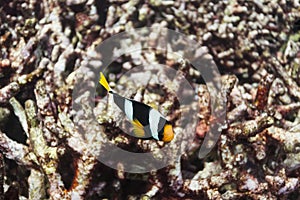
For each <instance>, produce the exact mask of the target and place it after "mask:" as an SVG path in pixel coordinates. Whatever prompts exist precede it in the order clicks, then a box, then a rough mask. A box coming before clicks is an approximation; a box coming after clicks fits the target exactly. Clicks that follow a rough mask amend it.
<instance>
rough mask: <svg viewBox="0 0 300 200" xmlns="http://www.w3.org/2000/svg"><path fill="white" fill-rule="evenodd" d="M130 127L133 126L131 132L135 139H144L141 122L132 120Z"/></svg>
mask: <svg viewBox="0 0 300 200" xmlns="http://www.w3.org/2000/svg"><path fill="white" fill-rule="evenodd" d="M132 125H133V132H134V134H135V135H136V136H137V137H139V138H143V137H145V131H144V126H143V125H142V124H141V122H139V120H137V119H134V120H133V121H132Z"/></svg>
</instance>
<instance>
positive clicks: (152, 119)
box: [99, 73, 174, 142]
mask: <svg viewBox="0 0 300 200" xmlns="http://www.w3.org/2000/svg"><path fill="white" fill-rule="evenodd" d="M99 83H100V84H101V85H102V86H103V87H104V88H105V89H106V90H107V91H108V92H109V93H110V94H111V95H112V96H113V100H114V103H115V104H116V105H117V106H118V107H119V108H120V109H121V110H122V111H123V112H124V113H125V115H126V117H127V118H128V119H129V120H130V121H131V123H132V125H133V132H134V134H135V136H136V137H138V138H143V139H152V138H153V139H155V140H160V141H164V142H170V141H171V140H172V139H173V138H174V132H173V127H172V125H171V123H170V122H169V121H168V120H167V119H166V118H165V117H164V116H163V115H162V114H161V113H160V112H159V111H157V110H155V109H154V108H152V107H150V106H148V105H146V104H143V103H141V102H138V101H135V100H133V99H128V98H125V97H122V96H120V95H119V94H117V93H116V92H114V91H113V90H112V89H111V88H110V87H109V85H108V82H107V80H106V78H105V77H104V75H103V73H100V80H99Z"/></svg>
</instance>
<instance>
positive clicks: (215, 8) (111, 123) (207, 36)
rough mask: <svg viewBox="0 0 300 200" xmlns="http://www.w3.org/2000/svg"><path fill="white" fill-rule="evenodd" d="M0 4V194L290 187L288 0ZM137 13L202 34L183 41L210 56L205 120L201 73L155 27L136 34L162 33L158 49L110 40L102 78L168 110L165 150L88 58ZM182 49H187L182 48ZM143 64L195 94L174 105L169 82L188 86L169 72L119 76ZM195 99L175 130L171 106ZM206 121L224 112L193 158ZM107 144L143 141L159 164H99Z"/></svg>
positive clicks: (250, 194) (295, 50) (139, 21)
mask: <svg viewBox="0 0 300 200" xmlns="http://www.w3.org/2000/svg"><path fill="white" fill-rule="evenodd" d="M0 10H1V13H0V44H1V52H0V55H1V59H0V199H298V196H300V190H299V185H300V183H299V181H300V178H299V177H300V175H299V174H300V151H299V148H300V147H299V144H300V103H299V102H300V48H299V47H300V46H299V45H300V4H299V1H297V0H294V1H286V0H273V1H263V0H253V1H239V0H230V1H227V0H222V1H209V0H204V1H186V0H158V1H154V0H147V1H140V0H120V1H117V0H103V1H96V0H67V1H58V0H43V1H41V2H38V1H36V0H12V1H8V0H4V1H1V2H0ZM145 26H147V27H152V28H153V29H154V30H155V29H157V30H159V28H168V29H172V30H175V31H177V32H180V33H184V34H185V35H187V36H188V37H190V38H192V39H193V40H196V41H198V42H199V44H201V46H203V47H205V48H203V49H202V50H201V51H203V52H196V53H198V54H201V53H203V54H208V55H210V57H211V58H212V60H213V61H214V62H215V63H216V65H217V67H218V69H219V71H220V73H221V80H220V81H221V82H222V87H221V94H218V95H219V96H218V99H220V100H224V101H226V120H225V121H224V122H223V121H222V122H216V120H217V119H216V117H215V116H214V115H213V114H212V112H211V109H210V106H211V104H212V102H211V101H210V98H209V97H210V95H212V94H210V93H209V90H208V87H207V85H206V84H205V81H203V77H202V76H201V73H200V72H199V71H197V70H196V69H195V68H194V66H193V65H192V64H191V62H190V61H189V60H188V59H186V60H185V59H180V58H179V57H178V56H176V55H174V54H172V53H173V52H174V51H175V50H174V49H171V48H170V47H168V45H166V44H164V41H161V40H160V37H161V35H160V34H163V33H159V32H155V31H154V32H153V33H152V34H151V35H150V38H151V41H150V42H149V44H148V45H149V46H150V47H160V45H165V46H166V47H168V48H166V49H167V50H165V51H164V50H161V49H160V48H153V49H147V50H144V51H141V52H130V51H128V52H126V53H125V54H123V55H119V54H118V53H119V52H118V51H117V49H113V48H111V49H110V51H111V52H114V56H115V57H116V59H115V60H114V62H113V63H111V64H110V66H108V67H107V70H106V71H105V75H106V76H107V77H108V79H109V81H110V84H111V86H112V87H113V88H114V89H116V90H117V91H118V92H120V94H121V95H124V96H126V97H128V98H134V99H135V100H138V101H142V102H144V103H147V104H149V105H151V106H152V107H155V108H158V109H159V110H160V111H161V112H162V113H163V114H165V115H168V116H169V117H170V118H171V119H172V122H173V123H174V125H175V132H176V137H175V139H174V140H173V141H172V142H171V143H170V144H169V149H170V151H168V152H167V153H163V152H161V151H159V149H161V148H163V147H165V146H166V145H167V144H164V143H162V142H157V141H152V140H140V139H137V138H134V137H132V136H130V135H127V134H124V133H123V132H124V131H122V129H123V128H126V127H127V126H128V123H126V122H125V120H122V117H123V116H122V114H121V112H120V111H119V110H118V109H117V108H115V107H114V106H113V101H112V99H111V98H109V97H105V95H106V94H105V93H104V90H103V89H102V88H100V86H99V84H98V80H97V78H98V76H99V75H98V74H97V72H98V71H97V70H98V69H99V67H106V66H102V65H103V63H102V62H101V61H103V60H105V59H108V58H106V56H107V54H106V53H107V52H101V50H99V49H97V48H98V47H99V45H100V44H101V43H102V42H104V41H105V40H106V39H109V38H111V37H113V36H114V35H115V34H118V33H121V32H123V31H129V30H132V29H134V28H140V27H145ZM139 42H140V41H139V35H135V36H133V37H132V38H130V39H129V41H128V43H124V44H121V45H123V46H125V47H127V46H126V45H128V49H130V47H131V46H134V45H136V46H138V44H139ZM177 42H178V43H177V44H178V46H180V45H184V44H182V41H180V40H179V41H177ZM186 51H187V53H186V55H187V57H188V55H190V54H191V52H190V51H192V50H190V51H189V50H186ZM194 53H195V52H194ZM149 63H151V64H152V65H158V64H164V65H166V66H168V67H169V68H170V69H174V70H177V71H180V73H181V75H182V76H181V77H184V78H185V79H186V80H187V81H188V82H189V84H190V85H191V86H192V88H193V94H194V99H196V100H197V102H193V103H191V104H190V105H179V104H180V103H179V100H178V98H177V97H176V93H178V92H180V93H182V94H183V95H186V96H189V95H190V93H188V92H187V91H180V85H181V82H180V81H181V79H180V78H178V79H176V80H175V81H174V82H173V83H170V82H165V80H167V77H168V76H169V75H170V74H169V72H168V71H164V70H158V71H155V70H156V69H153V70H154V71H155V72H156V73H154V74H151V73H150V74H146V73H145V74H142V75H141V74H140V73H139V72H138V71H136V72H133V73H132V74H131V76H132V77H135V78H134V79H135V81H132V78H131V79H130V78H128V76H122V75H124V74H125V73H126V72H128V71H131V70H134V69H137V68H138V67H139V66H141V65H143V66H148V65H149ZM148 69H151V65H149V68H148ZM141 77H142V78H141ZM146 79H147V80H146ZM90 80H93V81H90ZM141 82H145V83H146V84H147V87H143V85H141V84H140V83H141ZM83 85H84V87H82V86H83ZM161 85H164V86H163V87H161ZM83 88H88V90H85V89H83ZM95 88H96V89H95ZM93 89H95V90H96V94H97V95H96V96H93ZM74 92H77V93H78V94H79V95H77V96H74V95H73V94H74ZM92 104H93V105H95V107H94V108H91V105H92ZM74 109H76V112H75V111H74ZM195 110H198V113H197V114H195V115H193V116H191V120H190V121H188V122H186V127H187V129H183V128H182V127H180V126H178V124H180V116H185V115H189V113H191V112H194V111H195ZM212 123H222V124H223V126H222V130H221V131H222V132H221V136H220V137H219V138H218V141H217V143H216V145H215V147H214V148H213V149H212V151H211V152H210V153H209V154H208V155H207V156H206V157H204V158H199V157H198V151H199V149H200V147H201V145H202V143H203V141H204V138H205V137H206V136H207V134H208V133H209V130H210V124H212ZM176 125H177V126H176ZM82 132H84V133H85V134H82ZM108 144H113V145H115V146H118V147H120V148H122V149H124V150H127V151H133V152H137V153H147V152H150V151H151V152H154V154H153V155H154V157H155V159H157V160H158V161H163V160H164V159H165V158H166V157H167V158H168V159H170V160H171V164H170V165H168V166H166V167H163V168H161V169H159V170H156V171H155V170H153V171H150V172H148V173H139V174H138V173H137V174H135V173H129V172H126V170H124V168H125V167H126V166H124V165H123V164H122V162H119V163H116V169H112V168H110V167H109V166H106V165H105V164H103V163H102V162H101V161H100V160H99V159H98V158H99V156H105V155H107V157H108V158H107V159H109V156H110V155H111V154H109V153H110V152H108V151H107V147H108V146H109V145H108ZM184 146H188V148H187V149H185V151H184V153H183V154H182V155H179V154H178V152H177V151H178V147H180V148H182V149H183V147H184ZM111 162H115V161H111ZM146 164H147V163H146ZM149 165H150V164H149ZM137 167H140V166H137Z"/></svg>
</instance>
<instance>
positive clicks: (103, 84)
mask: <svg viewBox="0 0 300 200" xmlns="http://www.w3.org/2000/svg"><path fill="white" fill-rule="evenodd" d="M99 83H100V84H101V85H102V86H103V87H105V89H106V90H107V91H108V92H109V91H111V89H110V87H109V85H108V82H107V80H106V78H105V76H104V75H103V73H102V72H100V80H99Z"/></svg>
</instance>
